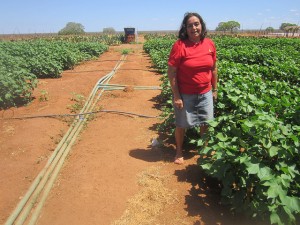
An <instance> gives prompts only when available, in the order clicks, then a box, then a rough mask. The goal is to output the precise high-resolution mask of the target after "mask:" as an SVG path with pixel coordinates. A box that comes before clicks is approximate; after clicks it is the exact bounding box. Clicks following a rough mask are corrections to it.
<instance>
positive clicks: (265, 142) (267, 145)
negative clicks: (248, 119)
mask: <svg viewBox="0 0 300 225" xmlns="http://www.w3.org/2000/svg"><path fill="white" fill-rule="evenodd" d="M262 144H263V146H264V147H265V148H270V147H271V146H272V142H271V140H270V139H265V138H263V139H262Z"/></svg>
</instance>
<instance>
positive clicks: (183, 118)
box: [174, 91, 214, 128]
mask: <svg viewBox="0 0 300 225" xmlns="http://www.w3.org/2000/svg"><path fill="white" fill-rule="evenodd" d="M181 98H182V101H183V108H182V109H178V108H177V107H174V110H175V125H176V126H177V127H181V128H191V127H195V126H201V125H204V124H206V122H207V121H208V120H212V119H213V118H214V106H213V95H212V91H209V92H207V93H205V94H181Z"/></svg>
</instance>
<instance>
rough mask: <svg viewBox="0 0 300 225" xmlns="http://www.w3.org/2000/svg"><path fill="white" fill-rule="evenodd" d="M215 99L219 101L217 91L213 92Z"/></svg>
mask: <svg viewBox="0 0 300 225" xmlns="http://www.w3.org/2000/svg"><path fill="white" fill-rule="evenodd" d="M213 99H214V101H215V102H216V101H217V99H218V92H217V91H214V92H213Z"/></svg>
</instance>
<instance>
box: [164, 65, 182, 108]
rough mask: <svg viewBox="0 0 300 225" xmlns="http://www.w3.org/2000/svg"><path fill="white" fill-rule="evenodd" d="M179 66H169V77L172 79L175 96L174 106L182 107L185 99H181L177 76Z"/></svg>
mask: <svg viewBox="0 0 300 225" xmlns="http://www.w3.org/2000/svg"><path fill="white" fill-rule="evenodd" d="M176 72H177V68H176V67H174V66H170V65H169V66H168V72H167V73H168V78H169V81H170V85H171V89H172V92H173V97H174V106H175V107H177V108H179V109H182V108H183V101H182V99H181V96H180V93H179V89H178V83H177V76H176Z"/></svg>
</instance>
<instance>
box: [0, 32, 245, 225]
mask: <svg viewBox="0 0 300 225" xmlns="http://www.w3.org/2000/svg"><path fill="white" fill-rule="evenodd" d="M140 40H141V38H140ZM124 49H130V53H129V55H128V56H127V59H126V62H125V63H124V64H123V65H122V66H121V67H120V69H119V71H117V73H116V74H115V75H114V77H113V78H112V80H111V81H110V84H122V85H132V86H135V85H139V86H158V85H159V84H160V80H159V79H160V77H161V75H159V74H157V73H155V71H153V70H152V68H151V62H150V59H149V57H148V56H147V55H146V54H144V53H143V50H142V44H135V45H133V44H131V45H129V44H127V45H121V46H114V47H111V48H110V50H109V51H108V52H106V53H104V54H103V55H102V56H100V57H99V59H98V60H96V61H90V62H86V63H84V64H81V65H79V66H77V67H76V68H75V69H74V70H72V71H65V72H64V73H63V75H62V78H60V79H45V80H40V82H39V86H38V88H37V89H36V90H35V92H34V96H35V97H36V99H35V100H34V101H33V102H32V103H30V104H29V105H28V106H25V107H20V108H17V109H13V110H8V111H1V112H0V113H1V115H2V117H3V118H8V117H11V116H15V117H16V116H24V115H40V114H64V113H70V108H72V107H73V108H74V106H75V102H74V101H72V98H74V96H79V95H80V96H85V97H87V96H88V95H89V93H90V91H91V90H92V88H93V87H94V85H95V84H96V82H97V81H98V80H99V79H100V78H101V77H103V76H104V75H106V74H107V73H108V72H110V71H111V70H112V68H113V67H114V66H115V64H116V61H117V60H119V59H120V57H121V52H122V50H124ZM159 93H160V91H159V90H131V89H129V90H127V91H123V90H114V91H105V92H104V94H103V96H102V97H101V98H100V101H99V102H98V106H97V108H98V109H107V110H120V111H126V112H133V113H138V114H144V115H151V116H159V115H160V109H159V107H158V105H157V102H156V98H157V96H158V95H159ZM44 97H46V98H47V100H46V101H42V98H44ZM158 123H160V120H159V119H158V118H142V117H137V116H128V115H121V114H117V113H99V114H97V115H95V116H94V118H93V119H92V120H91V121H89V122H88V124H87V126H86V127H85V129H84V130H83V132H82V133H81V134H80V137H79V139H78V140H77V142H76V143H75V145H74V146H73V147H72V150H71V153H70V155H69V157H68V158H67V160H66V162H65V163H64V166H63V168H62V170H61V172H60V174H59V177H58V179H57V180H56V182H55V184H54V186H53V188H52V191H51V193H50V195H49V197H48V198H47V201H46V203H45V205H44V207H43V210H42V213H41V215H40V217H39V219H38V223H37V224H41V225H47V224H49V225H53V224H55V225H60V224H61V225H65V224H72V225H77V224H78V225H81V224H85V225H88V224H91V225H92V224H98V225H101V224H103V225H107V224H112V223H113V222H114V221H117V220H119V221H118V223H116V224H170V225H171V224H231V225H232V224H241V223H240V220H239V219H237V218H233V217H232V216H230V215H229V213H228V211H227V210H226V208H222V207H220V206H219V204H218V202H219V199H218V197H217V196H218V194H217V193H216V190H217V189H215V188H216V184H215V183H214V182H211V181H208V180H207V179H206V178H205V176H204V175H203V174H202V172H200V170H199V168H198V167H197V166H196V161H197V156H196V153H195V152H194V151H192V152H191V153H187V154H186V158H187V160H186V163H185V165H181V166H178V165H174V164H173V163H172V159H173V157H174V150H173V146H172V145H169V144H168V143H164V146H159V147H153V146H151V140H152V139H153V138H157V137H158V133H157V131H156V130H155V127H156V125H157V124H158ZM0 126H1V131H0V158H1V165H0V170H1V175H0V223H1V224H4V222H5V221H6V219H7V218H8V216H9V215H10V213H11V212H12V211H13V209H14V208H15V206H16V205H17V203H18V202H19V201H20V199H21V198H22V196H24V194H25V193H26V191H27V189H28V188H29V186H30V184H31V182H32V181H33V180H34V178H35V177H36V176H37V174H38V172H39V171H40V170H41V169H42V168H43V167H44V165H45V163H46V162H47V160H48V158H49V157H50V156H51V154H52V152H53V150H54V149H55V147H56V145H57V143H58V142H59V140H60V139H61V138H62V136H63V135H64V133H65V132H66V131H67V129H68V123H67V122H66V121H64V120H61V119H53V118H36V119H25V120H0ZM158 138H159V137H158ZM149 170H150V171H152V172H149ZM144 171H148V177H150V178H151V179H150V180H151V182H152V183H151V182H150V183H151V185H149V184H148V183H147V184H146V185H145V183H144V185H141V182H140V179H141V174H142V173H143V172H144ZM153 171H154V172H153ZM143 179H144V178H143ZM152 187H154V188H156V189H151V188H152ZM153 190H154V191H153ZM149 193H150V194H149ZM137 199H142V200H137ZM134 201H136V203H135V205H134ZM134 207H135V208H137V209H138V210H139V211H138V213H136V211H134V210H133V208H134ZM155 209H157V210H155ZM131 211H132V212H133V213H130V212H131ZM154 211H155V213H152V212H154ZM126 213H127V214H126ZM147 213H148V214H147ZM151 213H152V214H151ZM146 214H147V215H146ZM122 215H123V217H122ZM126 216H127V217H126ZM147 216H148V217H147ZM150 218H151V219H150ZM126 221H127V222H126ZM130 221H131V222H130ZM134 221H135V222H134ZM141 221H143V223H141ZM147 221H148V222H147ZM242 224H247V223H246V222H244V223H242Z"/></svg>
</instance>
